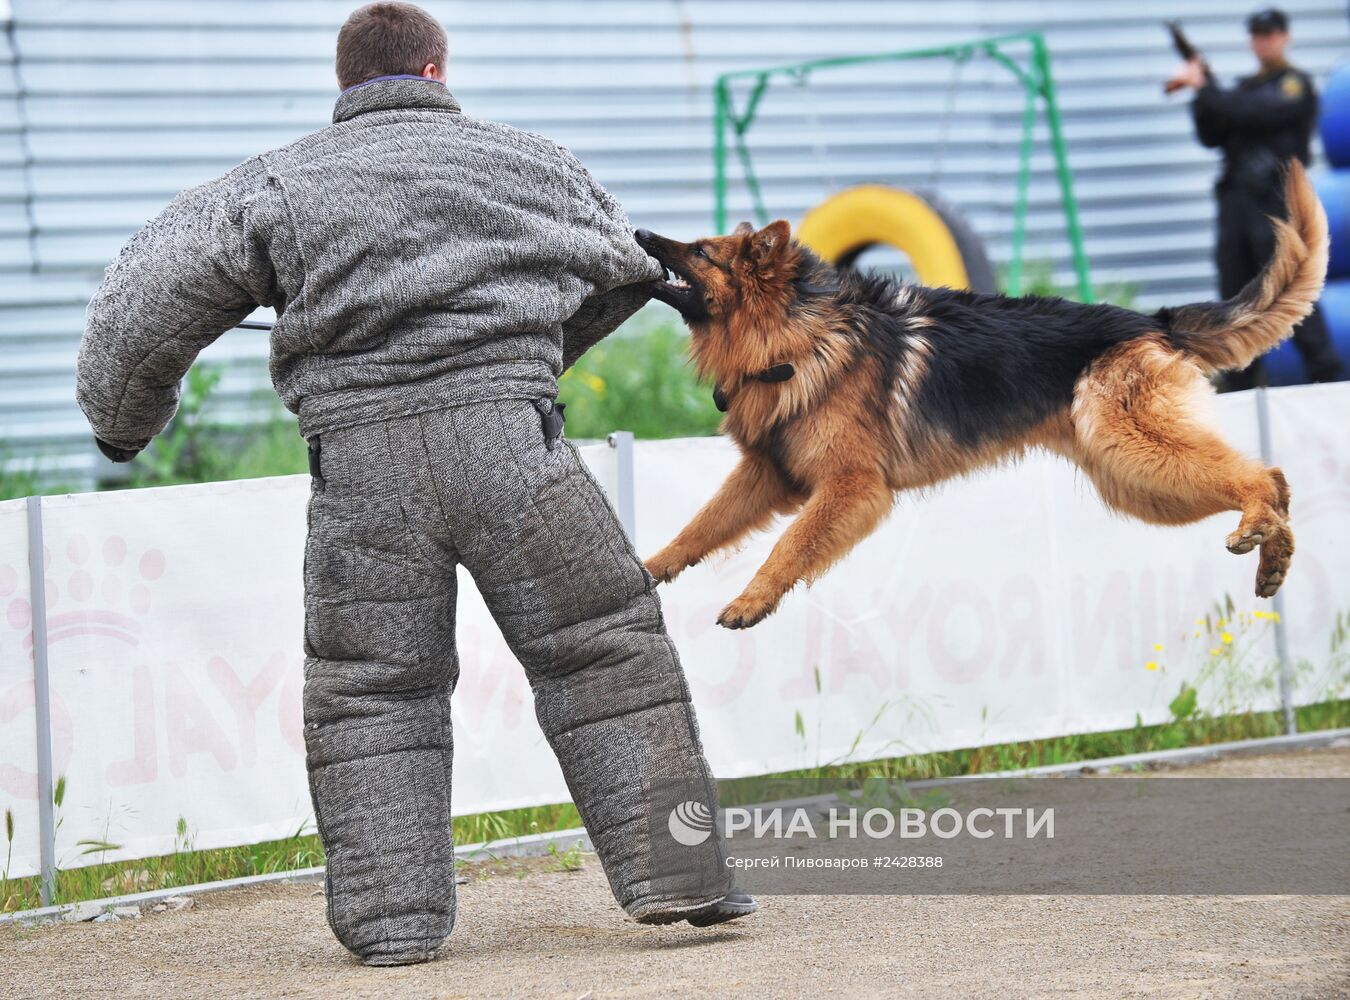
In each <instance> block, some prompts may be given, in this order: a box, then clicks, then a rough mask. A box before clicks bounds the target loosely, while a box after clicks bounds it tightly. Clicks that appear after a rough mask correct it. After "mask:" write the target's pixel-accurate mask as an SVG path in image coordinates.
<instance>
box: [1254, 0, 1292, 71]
mask: <svg viewBox="0 0 1350 1000" xmlns="http://www.w3.org/2000/svg"><path fill="white" fill-rule="evenodd" d="M1247 31H1248V33H1249V34H1250V35H1251V36H1252V54H1253V55H1255V56H1256V58H1257V59H1258V60H1259V61H1260V63H1261V65H1262V66H1263V67H1270V66H1279V65H1280V64H1281V63H1283V62H1284V50H1285V49H1286V48H1287V47H1288V45H1289V18H1288V17H1287V16H1286V15H1285V13H1284V11H1282V10H1277V9H1276V8H1274V7H1267V8H1265V9H1264V10H1258V11H1257V12H1256V13H1255V14H1253V15H1252V16H1251V17H1249V18H1247Z"/></svg>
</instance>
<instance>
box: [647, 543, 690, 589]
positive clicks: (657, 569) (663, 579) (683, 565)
mask: <svg viewBox="0 0 1350 1000" xmlns="http://www.w3.org/2000/svg"><path fill="white" fill-rule="evenodd" d="M646 566H647V572H648V573H650V574H651V575H652V579H654V580H655V581H656V582H657V583H669V582H670V581H671V580H673V579H675V578H676V577H677V576H679V575H680V574H681V573H683V572H684V571H685V569H687V568H688V566H689V561H688V560H687V559H683V558H680V557H679V555H677V554H676V553H674V552H672V551H671V550H670V549H668V548H667V549H662V550H661V551H660V552H658V553H657V554H656V555H654V556H652V557H651V558H650V559H648V560H647V563H646Z"/></svg>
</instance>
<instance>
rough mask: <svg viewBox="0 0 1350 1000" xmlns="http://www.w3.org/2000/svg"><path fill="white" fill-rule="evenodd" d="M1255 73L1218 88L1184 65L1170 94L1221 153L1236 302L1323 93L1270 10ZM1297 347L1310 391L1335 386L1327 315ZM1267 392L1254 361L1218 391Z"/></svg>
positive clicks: (1224, 275) (1224, 279) (1225, 292)
mask: <svg viewBox="0 0 1350 1000" xmlns="http://www.w3.org/2000/svg"><path fill="white" fill-rule="evenodd" d="M1247 31H1248V32H1249V33H1250V35H1251V46H1252V52H1253V54H1255V56H1256V58H1257V60H1258V61H1259V62H1260V67H1259V68H1258V70H1257V72H1256V73H1254V74H1252V75H1251V76H1245V77H1242V78H1241V79H1239V80H1238V83H1237V86H1236V87H1233V88H1232V89H1224V88H1221V87H1220V86H1219V85H1218V84H1217V83H1216V82H1215V80H1214V76H1213V74H1212V73H1211V72H1210V70H1209V67H1208V66H1207V65H1206V64H1205V63H1204V61H1203V60H1202V59H1200V58H1199V56H1196V57H1194V58H1192V59H1190V60H1189V61H1188V62H1186V63H1184V64H1183V66H1182V68H1181V71H1180V72H1179V73H1178V74H1177V75H1176V76H1175V77H1174V78H1173V79H1172V81H1171V83H1170V84H1169V89H1176V88H1180V87H1193V88H1194V89H1195V91H1196V93H1195V99H1194V101H1192V102H1191V114H1192V116H1193V117H1194V119H1195V132H1196V135H1197V136H1198V137H1199V139H1200V142H1201V143H1203V144H1204V145H1205V146H1208V147H1210V148H1219V149H1222V150H1223V160H1224V162H1223V173H1222V175H1221V176H1220V178H1219V182H1218V184H1217V185H1216V186H1215V195H1216V197H1217V199H1218V205H1219V233H1218V245H1217V247H1216V248H1215V263H1216V264H1217V265H1218V268H1219V291H1220V294H1221V295H1222V296H1223V298H1225V299H1226V298H1230V297H1232V296H1234V295H1236V294H1237V293H1238V292H1240V291H1241V290H1242V287H1243V286H1244V285H1246V284H1247V282H1249V281H1250V280H1251V279H1252V278H1254V277H1256V275H1258V274H1259V273H1260V272H1261V269H1262V268H1263V267H1264V266H1265V263H1266V261H1267V260H1269V259H1270V255H1271V254H1272V253H1273V252H1274V249H1275V234H1274V232H1273V230H1272V229H1271V226H1270V222H1269V220H1268V219H1267V216H1270V215H1275V216H1283V214H1284V205H1283V192H1284V185H1283V184H1282V183H1281V169H1282V165H1283V164H1284V163H1285V162H1286V161H1287V160H1290V159H1292V158H1293V157H1298V158H1299V159H1300V160H1301V161H1302V162H1303V163H1304V164H1305V165H1306V164H1307V163H1308V161H1309V159H1310V155H1309V151H1308V141H1309V139H1310V138H1311V136H1312V130H1313V127H1314V125H1316V123H1317V91H1316V90H1315V89H1314V88H1313V82H1312V78H1311V77H1310V76H1308V74H1307V73H1304V72H1303V71H1302V70H1300V69H1297V68H1295V67H1294V66H1291V65H1290V64H1289V63H1288V62H1287V61H1286V60H1285V49H1286V48H1287V47H1288V45H1289V18H1288V17H1287V16H1285V14H1284V12H1283V11H1279V10H1276V9H1274V8H1273V7H1272V8H1268V9H1266V10H1262V11H1258V12H1257V13H1255V14H1253V15H1252V16H1251V17H1249V18H1247ZM1294 345H1295V346H1296V347H1297V348H1298V350H1299V353H1300V354H1301V355H1302V357H1303V363H1304V366H1305V367H1306V369H1307V373H1308V378H1309V379H1310V380H1311V381H1313V382H1335V381H1338V380H1340V379H1342V378H1344V377H1345V367H1344V364H1343V363H1342V361H1341V359H1340V357H1338V356H1337V354H1336V349H1335V347H1334V346H1333V345H1332V342H1331V338H1330V336H1329V335H1328V333H1327V327H1326V321H1325V320H1324V319H1323V317H1322V311H1321V309H1320V308H1319V309H1314V311H1313V313H1312V315H1310V316H1309V317H1308V318H1307V319H1305V320H1304V321H1303V322H1302V323H1300V324H1299V325H1298V326H1297V327H1295V329H1294ZM1264 383H1265V372H1264V368H1263V366H1262V363H1261V360H1260V359H1259V358H1258V359H1257V360H1256V361H1253V362H1252V364H1251V365H1250V366H1249V367H1248V368H1246V369H1245V370H1243V371H1240V372H1228V373H1226V374H1225V375H1224V376H1223V377H1222V379H1221V381H1220V384H1219V389H1220V391H1231V390H1234V389H1249V388H1251V387H1252V386H1254V385H1262V384H1264Z"/></svg>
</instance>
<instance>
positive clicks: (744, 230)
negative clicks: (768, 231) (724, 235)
mask: <svg viewBox="0 0 1350 1000" xmlns="http://www.w3.org/2000/svg"><path fill="white" fill-rule="evenodd" d="M754 231H755V227H754V226H752V225H751V224H750V223H748V222H742V223H741V224H740V225H739V226H737V227H736V228H735V229H733V230H732V231H731V235H732V236H749V235H750V234H751V233H753V232H754Z"/></svg>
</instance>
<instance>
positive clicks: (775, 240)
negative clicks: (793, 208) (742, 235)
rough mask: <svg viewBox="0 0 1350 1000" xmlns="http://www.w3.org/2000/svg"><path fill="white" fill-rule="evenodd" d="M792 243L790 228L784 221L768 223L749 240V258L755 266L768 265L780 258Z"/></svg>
mask: <svg viewBox="0 0 1350 1000" xmlns="http://www.w3.org/2000/svg"><path fill="white" fill-rule="evenodd" d="M790 242H792V228H791V227H790V226H789V225H788V224H787V220H786V219H779V220H778V221H777V222H770V223H769V224H768V225H767V226H765V227H764V228H763V229H761V230H760V231H759V232H757V233H755V235H754V236H752V237H751V238H750V256H751V258H753V259H754V261H755V263H756V264H768V263H769V262H771V261H773V260H776V259H777V258H778V257H780V256H782V254H783V251H784V250H786V249H787V245H788V244H789V243H790Z"/></svg>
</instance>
